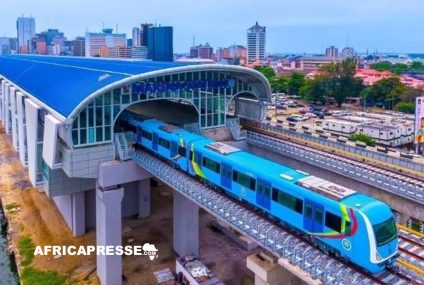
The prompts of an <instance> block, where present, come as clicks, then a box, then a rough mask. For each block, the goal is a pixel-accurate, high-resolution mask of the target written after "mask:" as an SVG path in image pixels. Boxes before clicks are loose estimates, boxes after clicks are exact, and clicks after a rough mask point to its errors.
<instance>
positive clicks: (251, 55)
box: [247, 22, 266, 62]
mask: <svg viewBox="0 0 424 285" xmlns="http://www.w3.org/2000/svg"><path fill="white" fill-rule="evenodd" d="M265 40H266V28H265V27H262V26H259V25H258V22H256V24H255V25H254V26H253V27H251V28H250V29H248V30H247V59H248V61H249V62H254V61H256V60H262V59H264V58H265Z"/></svg>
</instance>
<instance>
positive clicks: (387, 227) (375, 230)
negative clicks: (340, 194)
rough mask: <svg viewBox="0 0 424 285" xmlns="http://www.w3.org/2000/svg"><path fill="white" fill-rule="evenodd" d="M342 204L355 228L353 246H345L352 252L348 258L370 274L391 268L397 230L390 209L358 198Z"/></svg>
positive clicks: (396, 252) (377, 202) (394, 260)
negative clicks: (355, 222) (351, 215)
mask: <svg viewBox="0 0 424 285" xmlns="http://www.w3.org/2000/svg"><path fill="white" fill-rule="evenodd" d="M342 203H343V204H344V205H345V206H346V207H347V208H349V209H352V212H353V214H354V215H355V218H356V221H357V227H358V228H357V229H356V233H355V235H356V238H355V239H354V240H355V241H356V242H355V244H353V243H352V244H349V245H348V246H349V247H350V250H352V254H351V256H350V257H351V258H352V259H354V260H355V263H357V264H358V265H360V266H361V267H363V268H365V269H366V270H367V271H369V272H371V273H377V272H381V271H382V270H384V269H385V268H386V267H391V266H393V265H394V264H395V263H396V258H397V257H398V255H399V253H398V235H397V228H396V224H395V221H394V219H393V213H392V211H391V210H390V208H389V207H388V206H387V205H386V204H384V203H382V202H380V201H378V200H376V199H374V198H372V197H369V196H366V195H362V194H355V195H352V196H350V197H347V198H346V199H344V200H343V201H342ZM354 247H357V249H354Z"/></svg>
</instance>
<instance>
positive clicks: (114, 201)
mask: <svg viewBox="0 0 424 285" xmlns="http://www.w3.org/2000/svg"><path fill="white" fill-rule="evenodd" d="M123 197H124V188H122V187H120V188H117V189H113V190H104V189H103V188H101V187H97V189H96V239H97V246H118V245H121V244H122V213H121V211H122V209H121V202H122V198H123ZM97 276H98V277H99V279H100V282H101V284H102V285H121V284H122V256H120V255H98V256H97Z"/></svg>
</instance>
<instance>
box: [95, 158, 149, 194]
mask: <svg viewBox="0 0 424 285" xmlns="http://www.w3.org/2000/svg"><path fill="white" fill-rule="evenodd" d="M151 176H152V175H151V174H150V173H149V172H147V171H146V170H144V169H143V168H141V167H140V166H138V165H137V164H136V163H135V162H134V161H132V160H129V161H124V162H120V161H116V160H111V161H106V162H102V163H100V166H99V178H98V183H99V186H100V187H102V188H105V189H106V188H109V187H114V186H116V185H122V184H125V183H130V182H134V181H140V180H144V179H147V178H150V177H151Z"/></svg>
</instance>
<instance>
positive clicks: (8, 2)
mask: <svg viewBox="0 0 424 285" xmlns="http://www.w3.org/2000/svg"><path fill="white" fill-rule="evenodd" d="M22 15H25V16H30V15H32V16H33V17H34V18H35V21H36V24H35V25H36V32H41V31H44V30H46V29H47V28H58V29H59V30H61V31H63V32H64V33H65V36H67V37H68V38H69V39H72V38H74V37H76V36H80V35H84V33H85V32H86V31H87V30H88V31H91V32H98V31H100V30H101V29H102V27H103V25H104V26H105V27H111V28H113V29H116V26H117V25H118V31H119V32H124V33H127V37H131V30H132V28H133V27H135V26H139V25H140V24H141V23H146V22H147V23H157V24H161V25H162V26H167V25H171V26H173V27H174V52H188V51H189V48H190V46H191V45H192V43H193V37H194V38H195V43H196V44H200V43H202V44H204V43H206V42H208V43H209V44H211V45H212V46H213V47H214V48H216V47H227V46H230V45H232V44H234V43H236V44H242V45H246V29H248V28H249V27H251V26H253V25H254V24H255V22H256V21H258V22H259V24H260V25H264V26H266V29H267V43H266V50H267V52H268V53H320V52H322V51H324V50H325V48H326V47H327V46H330V45H335V46H336V47H339V49H341V48H343V47H345V46H346V45H347V44H349V46H353V47H354V48H356V49H357V50H358V51H359V52H366V51H367V50H368V51H369V52H370V53H371V52H374V51H378V52H398V53H424V1H423V0H402V1H401V0H293V1H287V0H243V1H239V0H232V1H231V0H230V1H228V0H212V1H210V0H209V1H208V0H207V1H204V0H203V1H202V0H70V1H60V0H38V1H34V0H0V36H10V37H12V36H13V37H16V19H17V17H19V16H22Z"/></svg>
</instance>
